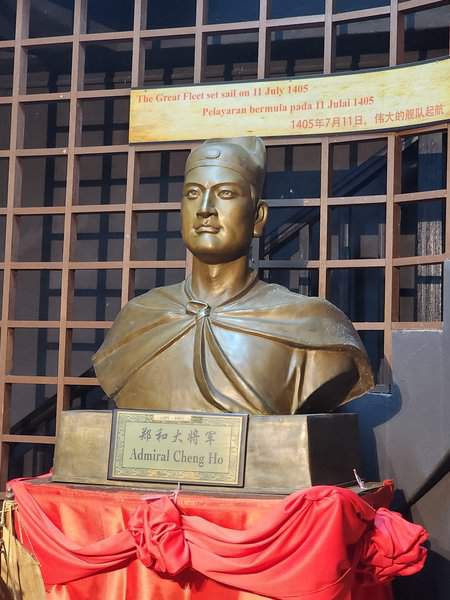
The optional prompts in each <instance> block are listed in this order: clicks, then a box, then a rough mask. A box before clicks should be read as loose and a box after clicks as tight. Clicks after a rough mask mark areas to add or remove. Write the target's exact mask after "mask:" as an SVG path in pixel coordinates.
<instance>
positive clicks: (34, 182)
mask: <svg viewBox="0 0 450 600" xmlns="http://www.w3.org/2000/svg"><path fill="white" fill-rule="evenodd" d="M19 160H20V163H19V164H20V169H21V174H22V177H21V190H20V205H21V206H63V205H64V203H65V200H66V180H67V158H66V157H65V156H32V157H31V156H30V157H26V158H25V157H24V158H21V159H19Z"/></svg>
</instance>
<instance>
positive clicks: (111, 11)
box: [87, 0, 134, 33]
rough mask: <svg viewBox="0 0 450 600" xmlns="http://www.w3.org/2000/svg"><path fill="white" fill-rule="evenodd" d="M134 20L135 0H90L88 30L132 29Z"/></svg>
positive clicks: (100, 31)
mask: <svg viewBox="0 0 450 600" xmlns="http://www.w3.org/2000/svg"><path fill="white" fill-rule="evenodd" d="M133 20H134V0H120V2H111V0H89V1H88V5H87V32H88V33H102V32H106V31H131V30H132V29H133Z"/></svg>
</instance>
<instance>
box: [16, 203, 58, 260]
mask: <svg viewBox="0 0 450 600" xmlns="http://www.w3.org/2000/svg"><path fill="white" fill-rule="evenodd" d="M15 228H16V234H17V235H16V236H15V244H14V246H13V254H14V257H15V259H16V260H19V261H25V262H35V261H37V262H49V261H61V260H62V254H63V237H64V216H63V215H26V216H25V215H20V216H18V217H16V218H15Z"/></svg>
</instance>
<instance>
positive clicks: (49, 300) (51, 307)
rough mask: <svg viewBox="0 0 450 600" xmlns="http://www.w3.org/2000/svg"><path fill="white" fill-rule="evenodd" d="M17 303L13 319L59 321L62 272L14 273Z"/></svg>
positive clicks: (25, 271) (33, 271) (24, 271)
mask: <svg viewBox="0 0 450 600" xmlns="http://www.w3.org/2000/svg"><path fill="white" fill-rule="evenodd" d="M14 284H15V301H14V304H13V315H12V318H14V319H19V320H26V321H59V317H60V311H61V271H52V270H50V269H45V270H42V271H40V270H38V269H36V270H34V269H33V270H32V271H28V270H22V269H20V270H19V271H15V272H14Z"/></svg>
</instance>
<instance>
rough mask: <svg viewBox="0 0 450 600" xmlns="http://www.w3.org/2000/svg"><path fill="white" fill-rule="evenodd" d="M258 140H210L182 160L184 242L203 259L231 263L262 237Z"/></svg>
mask: <svg viewBox="0 0 450 600" xmlns="http://www.w3.org/2000/svg"><path fill="white" fill-rule="evenodd" d="M265 155H266V152H265V147H264V144H263V142H262V140H261V139H260V138H256V137H243V138H226V139H217V140H208V141H206V142H204V143H203V144H201V145H200V146H199V147H198V148H195V150H193V151H192V152H191V154H190V155H189V157H188V160H187V162H186V169H185V181H184V188H183V199H182V204H181V220H182V234H183V240H184V243H185V244H186V246H187V247H188V249H189V250H190V251H191V252H192V254H193V255H194V256H196V257H197V258H198V259H199V260H201V261H202V262H206V263H209V264H219V263H225V262H231V261H233V260H236V259H238V258H240V257H242V256H246V255H248V253H249V249H250V244H251V241H252V238H253V237H259V236H261V235H262V232H263V229H264V225H265V223H266V220H267V204H266V203H265V202H262V201H261V200H260V195H261V190H262V184H263V181H264V169H265Z"/></svg>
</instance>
